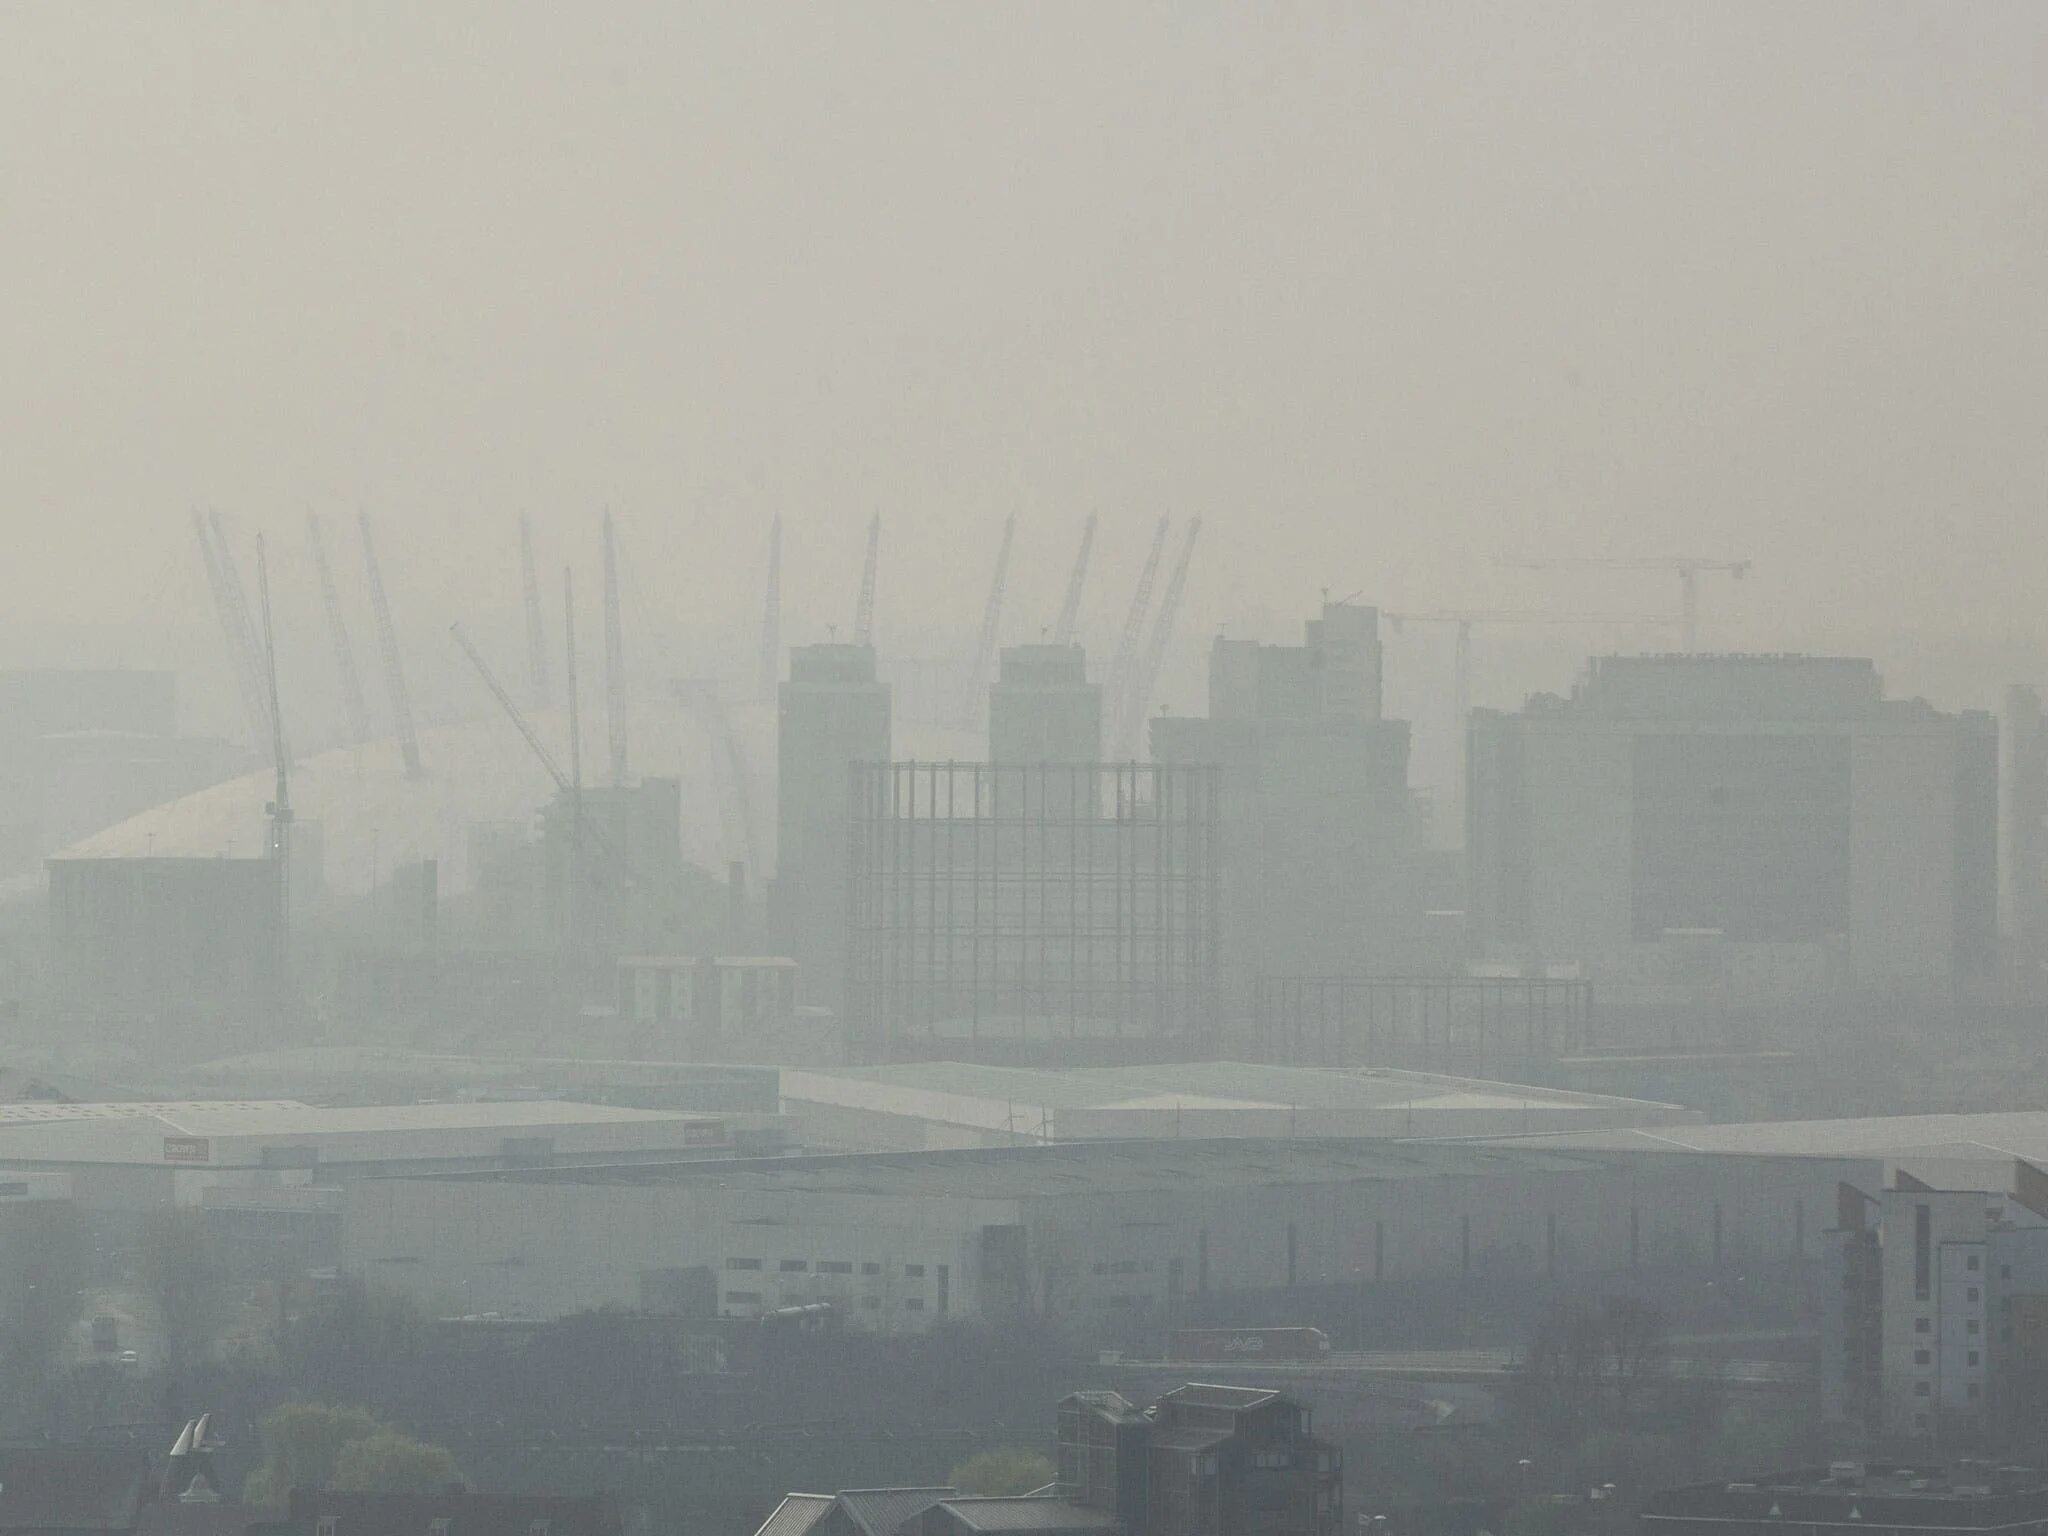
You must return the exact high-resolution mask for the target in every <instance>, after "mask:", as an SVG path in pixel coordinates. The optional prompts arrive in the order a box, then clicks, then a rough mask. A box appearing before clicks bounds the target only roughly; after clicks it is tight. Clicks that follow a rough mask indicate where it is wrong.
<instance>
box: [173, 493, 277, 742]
mask: <svg viewBox="0 0 2048 1536" xmlns="http://www.w3.org/2000/svg"><path fill="white" fill-rule="evenodd" d="M192 536H193V537H194V538H196V539H197V540H198V541H199V559H200V562H201V563H202V564H203V565H204V566H205V568H206V589H207V591H208V592H209V593H211V594H212V596H213V611H214V616H215V617H216V618H217V619H219V621H220V636H221V642H222V644H224V645H225V646H226V647H227V653H228V668H229V670H230V671H232V672H233V673H234V674H235V689H236V691H237V692H238V693H240V694H241V696H242V710H243V713H245V714H246V715H247V716H248V717H249V734H250V739H251V740H252V741H261V740H262V739H263V737H264V736H266V735H267V734H269V730H270V724H269V721H268V720H267V719H266V718H265V717H264V707H263V689H262V684H261V680H260V678H259V677H258V675H257V673H256V672H255V670H254V669H253V668H252V667H251V665H250V656H249V653H248V652H247V651H246V650H245V649H243V636H242V633H241V631H240V630H239V628H237V626H236V623H235V608H234V600H233V599H232V598H231V597H230V596H229V595H228V585H227V574H226V572H225V571H224V570H223V569H222V568H221V560H220V551H219V550H218V549H217V548H216V547H215V545H214V542H213V534H212V533H211V532H210V531H209V530H208V527H207V522H206V519H205V518H204V517H202V516H201V515H200V513H199V509H198V508H197V507H194V508H193V509H192Z"/></svg>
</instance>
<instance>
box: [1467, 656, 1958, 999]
mask: <svg viewBox="0 0 2048 1536" xmlns="http://www.w3.org/2000/svg"><path fill="white" fill-rule="evenodd" d="M1470 731H1471V738H1470V751H1469V755H1468V761H1469V765H1470V766H1469V795H1468V805H1469V813H1468V814H1469V828H1468V838H1467V842H1468V846H1469V847H1470V849H1471V855H1470V881H1471V902H1470V905H1471V919H1472V925H1473V929H1474V932H1475V936H1476V939H1477V942H1478V945H1479V947H1480V949H1481V951H1482V953H1483V954H1484V955H1485V956H1486V957H1487V958H1488V959H1490V960H1496V961H1510V962H1519V963H1522V964H1525V965H1534V964H1545V963H1569V964H1575V965H1578V966H1581V967H1583V968H1584V971H1585V973H1586V974H1588V975H1591V976H1593V977H1595V978H1596V979H1604V980H1611V981H1638V982H1644V983H1653V982H1656V981H1657V980H1658V979H1659V978H1660V977H1664V979H1675V980H1678V981H1681V982H1682V981H1684V980H1685V977H1686V975H1687V974H1688V968H1689V973H1690V974H1692V975H1698V974H1700V973H1701V972H1702V971H1703V970H1704V969H1708V968H1710V967H1709V962H1710V961H1712V960H1713V959H1714V958H1715V956H1714V954H1712V953H1710V954H1708V955H1707V956H1706V957H1705V958H1704V959H1703V958H1702V957H1701V956H1700V955H1699V954H1697V953H1696V951H1699V950H1701V949H1702V948H1705V949H1707V950H1709V951H1714V952H1718V953H1721V954H1727V955H1733V956H1737V957H1739V963H1738V961H1737V960H1734V959H1731V960H1729V961H1727V963H1726V964H1724V965H1722V966H1721V967H1720V970H1721V971H1724V972H1730V971H1737V970H1739V971H1741V972H1743V973H1744V974H1746V975H1747V976H1748V978H1749V980H1748V982H1747V986H1748V989H1749V990H1750V991H1751V992H1753V993H1754V994H1756V995H1758V996H1769V995H1772V994H1776V995H1779V996H1784V995H1798V994H1802V993H1806V994H1810V993H1812V992H1815V991H1818V990H1821V989H1823V988H1832V987H1840V986H1846V985H1853V986H1870V987H1878V986H1899V985H1911V986H1922V987H1926V988H1930V989H1943V990H1946V989H1948V988H1950V987H1953V986H1958V985H1962V984H1966V983H1969V982H1971V981H1975V980H1977V979H1980V978H1983V977H1985V976H1986V975H1987V974H1988V972H1989V971H1990V969H1991V967H1992V965H1993V962H1994V956H1995V903H1996V895H1997V887H1996V846H1997V794H1998V789H1997V785H1998V768H1997V728H1996V725H1995V722H1994V721H1993V720H1992V719H1991V717H1990V716H1988V715H1982V714H1962V715H1947V714H1941V713H1938V712H1937V711H1935V710H1933V709H1931V708H1929V707H1928V706H1927V705H1926V704H1925V703H1922V702H1920V701H1917V700H1910V701H1902V700H1888V699H1886V698H1885V697H1884V696H1883V688H1882V685H1881V683H1880V681H1879V678H1878V674H1877V670H1876V668H1875V666H1874V665H1873V664H1872V663H1871V662H1869V661H1867V660H1861V659H1856V658H1847V657H1815V656H1641V657H1624V656H1609V657H1604V658H1601V659H1599V660H1596V661H1595V662H1593V663H1592V664H1591V666H1590V667H1589V668H1588V670H1587V672H1586V674H1585V676H1584V678H1583V679H1582V680H1581V682H1580V683H1579V684H1578V686H1577V687H1576V688H1575V689H1574V691H1573V693H1572V695H1571V697H1570V698H1568V699H1557V698H1549V697H1542V698H1537V699H1533V700H1531V701H1530V703H1529V704H1528V705H1527V706H1526V707H1525V708H1523V709H1522V710H1521V711H1519V712H1517V713H1513V714H1508V713H1501V712H1497V711H1491V710H1478V711H1475V712H1474V714H1473V716H1472V720H1471V724H1470ZM1674 956H1675V957H1676V958H1677V960H1682V961H1684V962H1685V964H1684V965H1683V966H1680V965H1677V964H1676V963H1675V962H1673V963H1670V964H1667V961H1668V960H1669V959H1670V957H1674ZM1667 971H1668V972H1669V973H1670V974H1669V975H1668V976H1665V972H1667ZM1723 980H1724V981H1725V977H1724V978H1723ZM1604 995H1605V996H1606V997H1607V998H1609V999H1614V998H1616V997H1617V995H1618V994H1617V993H1616V992H1614V991H1613V990H1609V991H1608V992H1606V993H1605V994H1604Z"/></svg>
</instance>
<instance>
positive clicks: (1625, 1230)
mask: <svg viewBox="0 0 2048 1536" xmlns="http://www.w3.org/2000/svg"><path fill="white" fill-rule="evenodd" d="M1877 1171H1878V1168H1877V1164H1876V1163H1875V1162H1874V1161H1871V1160H1867V1159H1858V1158H1827V1157H1807V1158H1773V1157H1758V1156H1701V1155H1694V1154H1687V1153H1680V1152H1661V1153H1659V1152H1635V1153H1599V1152H1577V1151H1572V1152H1564V1151H1557V1152H1553V1151H1549V1150H1546V1149H1537V1148H1514V1149H1510V1148H1503V1147H1496V1146H1474V1145H1470V1144H1467V1143H1458V1142H1401V1141H1387V1140H1346V1139H1318V1140H1284V1139H1283V1140H1272V1139H1263V1138H1245V1139H1235V1140H1208V1141H1197V1140H1179V1141H1174V1140H1165V1141H1142V1142H1076V1143H1065V1144H1056V1145H1051V1146H1025V1147H1015V1148H1001V1149H973V1150H965V1151H944V1152H907V1153H893V1154H871V1155H866V1156H837V1157H784V1158H779V1159H774V1160H769V1161H753V1162H748V1161H739V1162H724V1163H721V1164H719V1165H718V1167H717V1168H716V1170H715V1171H713V1170H712V1168H711V1165H710V1164H708V1163H699V1164H694V1165H693V1164H674V1165H670V1166H665V1167H664V1166H660V1165H641V1166H638V1167H613V1168H602V1167H587V1168H560V1167H557V1168H550V1169H538V1168H536V1169H507V1170H501V1171H497V1172H493V1173H489V1174H480V1175H472V1176H461V1177H457V1176H431V1177H419V1178H405V1179H376V1180H361V1181H356V1182H353V1183H351V1184H348V1185H347V1186H345V1202H346V1217H345V1227H344V1237H343V1262H344V1264H345V1266H346V1267H347V1268H348V1269H350V1270H351V1271H353V1272H356V1273H359V1274H363V1275H370V1276H375V1277H377V1278H378V1279H379V1281H380V1283H384V1284H389V1285H397V1286H402V1287H404V1288H406V1289H409V1290H414V1291H416V1292H417V1293H418V1294H421V1295H431V1296H446V1295H451V1294H461V1295H465V1296H469V1297H472V1298H473V1303H472V1305H473V1307H474V1309H476V1310H488V1311H495V1312H500V1313H503V1314H504V1315H506V1316H508V1317H528V1318H536V1319H546V1318H551V1317H559V1316H563V1315H565V1314H567V1313H570V1312H576V1311H583V1310H587V1309H590V1308H593V1307H602V1306H625V1307H633V1306H638V1305H641V1304H642V1298H643V1297H644V1296H647V1295H650V1294H662V1293H667V1292H669V1291H673V1290H678V1289H680V1288H682V1286H683V1283H684V1277H687V1276H690V1275H692V1274H696V1275H702V1274H704V1273H705V1272H706V1271H708V1272H709V1273H710V1275H711V1276H713V1277H715V1279H716V1283H717V1285H718V1291H719V1300H720V1308H721V1311H723V1312H724V1313H725V1314H727V1315H733V1316H752V1315H755V1314H758V1313H761V1312H765V1311H769V1310H773V1309H776V1308H780V1307H785V1306H800V1305H812V1304H818V1303H824V1304H829V1305H831V1306H833V1307H834V1308H835V1310H836V1311H837V1312H838V1313H839V1314H840V1315H842V1316H843V1317H844V1318H845V1320H846V1321H847V1323H848V1324H849V1325H850V1326H853V1327H857V1328H865V1329H876V1330H882V1331H889V1332H904V1331H910V1332H917V1331H922V1330H924V1329H926V1328H928V1327H930V1326H931V1325H932V1324H934V1323H937V1322H940V1321H942V1320H945V1319H948V1318H990V1319H996V1318H1002V1317H1005V1316H1011V1315H1015V1314H1018V1313H1020V1312H1028V1313H1032V1314H1038V1315H1044V1316H1049V1317H1054V1318H1057V1319H1060V1320H1061V1321H1062V1322H1064V1323H1067V1324H1070V1325H1073V1326H1077V1327H1083V1328H1085V1327H1087V1326H1088V1325H1089V1324H1090V1321H1091V1319H1103V1320H1106V1319H1110V1318H1116V1317H1121V1318H1126V1319H1132V1318H1139V1317H1142V1316H1144V1315H1145V1314H1146V1312H1147V1311H1148V1310H1149V1309H1155V1308H1170V1307H1171V1306H1172V1305H1173V1304H1174V1303H1175V1302H1176V1301H1178V1300H1180V1299H1184V1298H1196V1297H1200V1296H1204V1295H1208V1294H1211V1293H1216V1292H1226V1291H1247V1290H1265V1289H1278V1288H1283V1287H1292V1286H1303V1285H1328V1284H1368V1283H1375V1282H1379V1281H1385V1280H1406V1281H1427V1280H1429V1279H1431V1278H1432V1277H1436V1278H1441V1279H1443V1280H1445V1281H1450V1280H1453V1279H1455V1278H1457V1277H1459V1276H1461V1275H1491V1276H1513V1275H1527V1276H1529V1277H1530V1278H1531V1279H1532V1280H1555V1279H1556V1278H1558V1277H1561V1276H1575V1275H1594V1274H1600V1273H1608V1272H1617V1271H1623V1270H1626V1269H1628V1268H1630V1267H1631V1266H1634V1265H1653V1264H1666V1263H1699V1264H1707V1263H1722V1262H1738V1261H1739V1262H1745V1263H1748V1262H1765V1261H1768V1260H1770V1259H1773V1258H1788V1257H1790V1256H1792V1255H1794V1254H1800V1253H1804V1254H1807V1255H1809V1256H1811V1255H1813V1254H1814V1253H1816V1252H1817V1251H1818V1250H1817V1240H1818V1237H1819V1234H1820V1232H1821V1230H1822V1228H1823V1227H1824V1226H1825V1225H1826V1224H1827V1223H1828V1221H1829V1220H1830V1219H1831V1214H1832V1212H1833V1209H1834V1202H1835V1197H1836V1189H1837V1186H1838V1185H1839V1184H1840V1183H1842V1182H1844V1181H1848V1182H1852V1183H1853V1182H1855V1181H1857V1180H1863V1181H1866V1182H1868V1181H1870V1180H1872V1179H1873V1178H1874V1177H1875V1176H1876V1175H1877Z"/></svg>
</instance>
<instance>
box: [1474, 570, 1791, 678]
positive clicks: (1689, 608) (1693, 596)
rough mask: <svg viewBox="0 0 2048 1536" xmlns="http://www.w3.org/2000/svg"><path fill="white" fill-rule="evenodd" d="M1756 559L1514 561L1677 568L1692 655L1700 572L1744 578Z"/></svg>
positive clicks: (1686, 641) (1682, 623)
mask: <svg viewBox="0 0 2048 1536" xmlns="http://www.w3.org/2000/svg"><path fill="white" fill-rule="evenodd" d="M1753 563H1754V562H1752V561H1749V560H1701V559H1697V558H1694V557H1692V556H1689V555H1666V556H1662V557H1658V558H1651V559H1620V560H1610V559H1605V558H1602V557H1600V556H1590V555H1589V556H1579V557H1576V558H1571V559H1552V560H1518V561H1515V562H1513V564H1514V567H1515V568H1516V569H1517V570H1524V571H1547V570H1562V569H1567V568H1578V567H1599V568H1604V569H1606V570H1610V571H1675V572H1676V573H1677V575H1678V603H1679V607H1678V612H1679V625H1680V631H1681V639H1682V642H1683V644H1684V646H1685V650H1686V654H1688V655H1691V654H1692V653H1693V652H1695V651H1697V650H1698V649H1699V648H1700V645H1699V640H1700V576H1701V574H1702V573H1703V572H1720V573H1722V574H1725V575H1726V576H1728V577H1729V578H1730V579H1731V580H1734V581H1740V580H1742V578H1743V577H1745V576H1747V575H1748V574H1749V568H1750V566H1751V565H1752V564H1753Z"/></svg>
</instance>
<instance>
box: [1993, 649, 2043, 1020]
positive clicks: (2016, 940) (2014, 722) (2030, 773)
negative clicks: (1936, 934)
mask: <svg viewBox="0 0 2048 1536" xmlns="http://www.w3.org/2000/svg"><path fill="white" fill-rule="evenodd" d="M2004 725H2005V729H2004V734H2003V735H2002V736H2001V737H2000V745H2001V747H2002V748H2003V764H2002V768H2001V772H2000V775H1999V788H2000V789H2001V791H2002V799H2003V805H2002V807H2001V811H2000V816H2001V820H2000V828H2001V831H2002V834H2003V835H2002V838H2001V841H2000V847H1999V860H1998V873H1999V880H2000V885H2001V887H2002V889H2003V896H2004V900H2003V904H2002V908H2003V922H2002V924H2001V926H2002V929H2003V931H2004V932H2005V934H2006V935H2007V936H2008V937H2009V938H2010V940H2011V943H2012V960H2013V972H2014V977H2013V979H2014V981H2015V983H2016V985H2017V988H2018V990H2019V994H2020V996H2022V997H2027V998H2032V997H2039V996H2041V995H2043V994H2044V993H2048V716H2044V714H2043V713H2042V709H2041V690H2040V689H2038V688H2033V687H2027V686H2022V685H2015V686H2013V687H2011V688H2008V689H2006V690H2005V722H2004Z"/></svg>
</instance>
